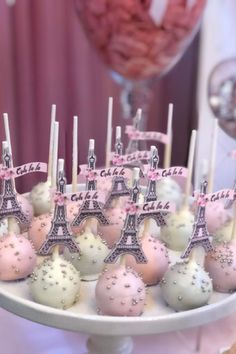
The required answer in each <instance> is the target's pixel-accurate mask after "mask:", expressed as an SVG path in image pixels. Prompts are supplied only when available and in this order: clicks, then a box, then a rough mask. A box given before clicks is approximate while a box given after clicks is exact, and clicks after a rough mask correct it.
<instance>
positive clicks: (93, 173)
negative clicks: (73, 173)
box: [85, 168, 97, 181]
mask: <svg viewBox="0 0 236 354" xmlns="http://www.w3.org/2000/svg"><path fill="white" fill-rule="evenodd" d="M85 177H86V178H87V180H88V181H95V180H96V178H97V172H96V171H94V170H92V169H91V168H87V170H86V171H85Z"/></svg>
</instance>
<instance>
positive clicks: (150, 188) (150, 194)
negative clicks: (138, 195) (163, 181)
mask: <svg viewBox="0 0 236 354" xmlns="http://www.w3.org/2000/svg"><path fill="white" fill-rule="evenodd" d="M158 163H159V156H158V150H157V148H156V147H155V146H151V158H150V169H149V171H148V173H147V177H148V185H147V191H146V195H145V202H146V203H148V202H155V201H157V199H158V198H157V193H156V189H157V186H156V181H157V178H158V170H157V169H158ZM163 215H166V213H162V212H160V211H153V212H152V213H150V212H147V213H145V212H144V213H141V214H139V216H138V225H139V224H140V223H141V222H142V221H143V220H144V219H146V218H152V219H154V220H155V221H156V223H157V226H164V225H166V222H165V219H164V217H163Z"/></svg>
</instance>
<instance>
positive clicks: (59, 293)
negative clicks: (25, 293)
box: [29, 254, 80, 309]
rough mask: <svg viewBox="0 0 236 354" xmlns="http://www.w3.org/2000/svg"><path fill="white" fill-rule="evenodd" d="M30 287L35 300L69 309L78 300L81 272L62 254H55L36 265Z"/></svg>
mask: <svg viewBox="0 0 236 354" xmlns="http://www.w3.org/2000/svg"><path fill="white" fill-rule="evenodd" d="M29 289H30V293H31V296H32V297H33V299H34V301H36V302H38V303H40V304H42V305H46V306H51V307H55V308H60V309H67V308H69V307H71V306H72V305H73V304H74V303H75V302H77V301H78V295H79V289H80V277H79V272H78V271H77V270H76V269H75V267H74V266H73V265H72V264H70V263H69V262H68V261H66V260H65V259H64V258H63V257H62V256H59V255H58V254H54V255H53V256H52V257H51V258H47V259H44V261H43V262H42V263H40V264H39V265H38V266H37V267H35V269H34V271H33V273H32V275H31V280H30V282H29Z"/></svg>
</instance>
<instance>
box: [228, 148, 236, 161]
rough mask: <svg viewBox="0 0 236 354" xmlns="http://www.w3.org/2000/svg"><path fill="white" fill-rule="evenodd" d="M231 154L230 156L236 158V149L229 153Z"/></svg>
mask: <svg viewBox="0 0 236 354" xmlns="http://www.w3.org/2000/svg"><path fill="white" fill-rule="evenodd" d="M229 156H230V157H231V158H232V159H233V160H236V150H232V151H231V152H230V153H229Z"/></svg>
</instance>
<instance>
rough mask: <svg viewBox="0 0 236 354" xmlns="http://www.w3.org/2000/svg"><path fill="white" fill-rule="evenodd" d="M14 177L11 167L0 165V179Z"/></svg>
mask: <svg viewBox="0 0 236 354" xmlns="http://www.w3.org/2000/svg"><path fill="white" fill-rule="evenodd" d="M12 177H14V171H13V169H11V168H7V167H4V166H1V167H0V178H1V179H10V178H12Z"/></svg>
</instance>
